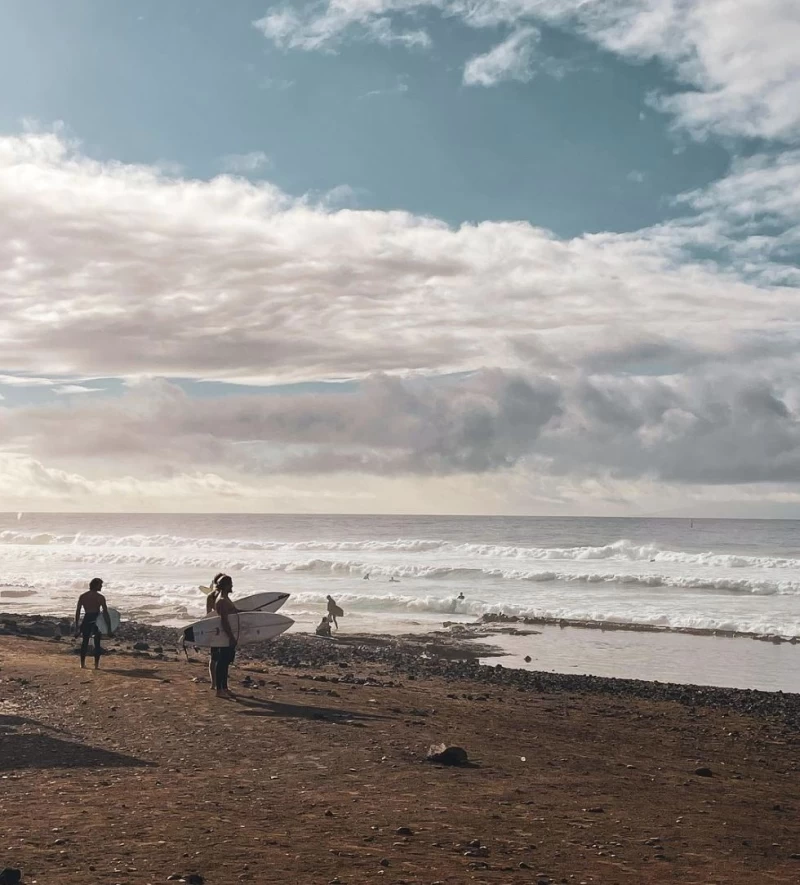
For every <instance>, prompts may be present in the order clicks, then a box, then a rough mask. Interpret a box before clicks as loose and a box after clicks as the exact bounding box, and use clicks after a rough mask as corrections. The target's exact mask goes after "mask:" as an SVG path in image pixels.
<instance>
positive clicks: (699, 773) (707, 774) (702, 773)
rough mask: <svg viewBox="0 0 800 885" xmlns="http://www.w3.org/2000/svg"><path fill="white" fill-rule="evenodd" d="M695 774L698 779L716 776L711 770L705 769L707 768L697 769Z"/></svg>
mask: <svg viewBox="0 0 800 885" xmlns="http://www.w3.org/2000/svg"><path fill="white" fill-rule="evenodd" d="M694 773H695V774H696V775H697V776H698V777H713V776H714V772H713V771H712V770H711V769H710V768H705V767H702V768H695V770H694Z"/></svg>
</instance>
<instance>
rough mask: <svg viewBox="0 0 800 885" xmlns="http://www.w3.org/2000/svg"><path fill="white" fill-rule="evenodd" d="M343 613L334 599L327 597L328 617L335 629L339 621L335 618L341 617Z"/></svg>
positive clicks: (337, 627)
mask: <svg viewBox="0 0 800 885" xmlns="http://www.w3.org/2000/svg"><path fill="white" fill-rule="evenodd" d="M343 614H344V611H343V610H342V609H341V608H340V607H339V606H338V605H337V604H336V600H335V599H334V598H333V597H332V596H329V597H328V618H329V619H330V620H331V621H332V622H333V626H334V627H336V629H337V630H338V629H339V622H338V621H337V620H336V619H337V618H341V617H342V615H343Z"/></svg>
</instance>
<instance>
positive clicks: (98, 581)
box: [75, 578, 112, 670]
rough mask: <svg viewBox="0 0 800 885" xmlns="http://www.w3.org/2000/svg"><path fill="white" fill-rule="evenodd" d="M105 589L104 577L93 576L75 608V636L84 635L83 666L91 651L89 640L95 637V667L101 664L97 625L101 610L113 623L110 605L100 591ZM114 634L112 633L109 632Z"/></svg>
mask: <svg viewBox="0 0 800 885" xmlns="http://www.w3.org/2000/svg"><path fill="white" fill-rule="evenodd" d="M102 589H103V580H102V578H92V580H91V581H90V582H89V589H88V590H87V591H86V592H85V593H81V595H80V597H79V598H78V607H77V608H76V609H75V638H76V639H77V638H78V636H82V637H83V642H81V668H84V667H86V652H88V651H89V640H90V639H92V638H94V668H95V670H96V669H97V668H98V667H99V666H100V655H101V654H102V651H101V649H100V629H99V628H98V626H97V619H98V617H99V616H100V612H101V611H102V613H103V614H104V615H105V616H106V623H107V624H108V625H109V626H110V625H111V616H110V615H109V613H108V605H106V598H105V596H103V594H102V593H101V592H100V591H101V590H102ZM81 609H83V611H84V615H83V621H81ZM109 635H112V634H109Z"/></svg>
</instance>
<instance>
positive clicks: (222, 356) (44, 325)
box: [0, 135, 800, 383]
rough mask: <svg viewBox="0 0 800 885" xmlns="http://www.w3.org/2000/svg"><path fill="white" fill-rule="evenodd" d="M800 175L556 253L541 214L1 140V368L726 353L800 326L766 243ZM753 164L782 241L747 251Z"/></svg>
mask: <svg viewBox="0 0 800 885" xmlns="http://www.w3.org/2000/svg"><path fill="white" fill-rule="evenodd" d="M798 167H800V158H794V162H793V163H781V164H775V163H769V162H767V161H764V162H763V163H761V162H760V161H759V160H757V159H755V160H752V161H749V163H748V164H745V165H742V166H740V167H737V168H736V169H735V170H734V172H733V174H732V176H731V177H730V178H729V179H727V180H726V181H723V182H720V183H719V184H717V185H715V186H714V187H713V188H711V189H709V190H708V191H705V192H702V193H695V194H691V195H689V196H687V198H686V199H687V201H688V202H689V203H691V204H692V208H691V209H690V210H689V211H694V209H695V207H696V209H697V210H698V211H699V212H700V213H701V214H699V215H696V216H695V215H690V216H687V218H685V219H683V220H681V221H678V222H674V223H671V224H666V225H661V226H659V227H657V228H653V229H649V230H644V231H639V232H635V233H632V234H624V235H616V234H596V235H586V236H582V237H577V238H575V239H572V240H559V239H557V238H555V237H554V236H553V235H552V234H550V233H549V232H548V231H545V230H542V229H539V228H535V227H533V226H531V225H529V224H526V223H494V222H492V223H489V222H487V223H482V224H478V225H463V226H461V227H460V228H457V229H453V228H450V227H448V226H447V225H445V224H444V223H442V222H440V221H437V220H435V219H431V218H421V217H416V216H413V215H410V214H408V213H403V212H377V211H372V212H366V211H354V210H347V209H342V210H339V211H336V210H334V209H332V208H329V207H328V205H327V204H326V203H323V204H322V205H319V204H316V205H315V204H312V203H309V202H308V201H306V200H303V199H299V200H298V199H292V198H290V197H288V196H287V195H286V194H284V193H282V192H280V191H279V190H278V189H276V188H275V187H273V186H272V185H270V184H269V183H260V184H252V183H250V182H248V181H246V180H244V179H241V178H230V177H227V176H221V177H219V178H216V179H213V180H211V181H196V180H190V179H184V178H179V177H169V176H165V175H163V174H161V173H159V172H157V171H156V170H154V169H152V168H147V167H141V166H130V165H123V164H119V163H98V162H96V161H93V160H90V159H88V158H87V157H85V156H83V155H82V154H81V153H80V152H79V151H77V150H75V149H74V148H72V147H71V146H70V145H68V144H66V143H65V142H64V141H63V140H62V139H60V138H59V137H57V136H55V135H26V136H23V137H19V138H1V139H0V317H2V319H0V345H2V351H3V359H4V363H5V368H6V370H7V371H8V370H11V371H13V372H27V373H43V374H45V375H57V376H58V375H67V376H72V377H73V378H76V377H108V376H126V375H135V374H150V375H152V374H157V375H167V376H182V377H193V378H216V379H224V380H272V381H276V380H284V381H286V380H299V379H303V378H306V379H317V378H323V377H328V378H330V377H342V376H359V375H362V374H366V373H370V372H375V371H389V372H403V371H429V372H442V371H451V370H463V369H474V368H476V367H479V366H483V365H500V366H506V367H510V368H513V367H515V366H519V365H521V364H525V365H529V364H530V361H531V360H532V359H533V361H534V363H536V364H537V365H538V366H539V367H540V368H544V369H547V368H549V367H550V366H551V365H564V364H569V363H576V362H577V363H580V361H581V359H582V358H583V355H585V354H587V353H591V352H592V351H593V350H595V349H597V347H598V343H599V342H601V341H602V340H603V339H604V338H608V337H609V336H610V337H611V338H614V337H616V336H619V335H620V334H623V333H624V332H625V330H626V329H631V330H636V332H635V333H634V332H631V334H635V335H638V336H640V337H641V336H643V337H644V338H647V337H648V335H650V334H657V336H658V337H660V338H667V339H670V340H674V341H678V340H680V341H681V342H682V345H683V346H684V347H687V348H690V349H691V348H696V349H698V348H699V349H701V350H703V351H706V352H709V353H717V354H719V355H721V356H722V355H724V354H726V353H728V352H729V350H730V349H731V348H741V347H746V346H749V345H747V342H748V341H749V340H750V339H751V338H752V337H753V335H756V337H758V338H759V340H760V339H761V338H763V336H764V335H773V336H780V335H782V334H785V333H786V332H787V331H789V330H791V329H793V328H794V325H795V323H796V321H797V312H798V305H797V299H796V297H795V296H796V291H795V290H794V289H790V288H786V287H781V286H775V285H771V283H772V282H773V281H783V282H785V279H783V277H785V276H786V274H788V273H789V272H790V271H789V270H788V269H787V268H789V261H788V259H787V257H786V256H785V255H783V253H782V252H781V250H780V249H771V246H774V245H775V244H776V237H777V242H778V245H780V243H781V242H782V238H784V239H785V237H786V236H789V234H787V233H786V231H788V230H790V227H791V225H790V224H789V221H788V219H789V216H791V215H792V213H793V212H794V210H795V208H796V207H795V205H794V204H793V203H792V202H791V198H786V199H782V198H781V186H782V184H783V183H784V182H785V181H786V179H787V176H790V177H791V176H795V175H797V169H798ZM754 170H755V172H757V180H758V184H759V186H762V185H763V186H764V188H763V193H764V194H765V200H766V202H765V212H770V213H773V214H774V213H776V212H780V213H781V217H782V218H784V223H783V227H784V230H783V232H781V233H780V234H776V233H775V232H774V231H772V233H769V225H767V227H766V228H765V229H764V230H761V229H760V228H759V227H758V225H756V224H755V221H753V222H751V223H750V225H749V228H748V231H747V239H743V238H742V231H741V225H742V218H741V213H742V211H743V209H742V207H743V205H744V204H743V203H742V200H741V195H743V194H745V193H747V194H750V196H749V197H748V199H750V200H751V201H752V200H757V199H758V188H756V187H754V186H753V182H752V176H753V175H754ZM773 177H776V178H777V180H778V186H776V187H774V188H770V187H768V186H766V185H768V184H769V181H770V180H771V179H772V178H773ZM755 218H756V216H754V219H755ZM768 220H769V219H767V221H768ZM756 238H759V239H758V242H759V243H760V244H761V245H760V253H761V255H760V261H759V263H758V264H757V265H754V255H753V249H754V248H755V243H756ZM698 247H699V248H702V249H703V250H704V251H705V252H706V253H708V252H709V251H717V252H720V253H725V257H726V260H727V259H728V258H729V256H730V254H733V259H734V266H733V269H729V270H727V271H725V272H723V271H721V270H720V269H719V268H718V267H716V266H714V265H713V264H710V263H709V262H708V261H707V260H704V261H699V260H695V259H694V258H693V254H694V250H695V249H697V248H698ZM737 250H744V251H743V252H742V254H741V256H740V260H741V262H742V264H741V268H740V272H739V273H737V272H736V264H735V261H736V260H737V258H736V254H734V253H736V251H737ZM757 274H761V275H763V277H764V280H765V281H766V282H765V283H764V284H762V285H757V284H756V283H754V282H753V279H754V278H755V277H756V275H757ZM526 348H527V350H526ZM537 348H538V352H539V353H540V357H539V358H538V359H534V357H533V353H534V350H536V349H537ZM523 350H525V352H526V355H525V358H524V361H521V359H520V354H521V353H522V351H523ZM36 377H39V376H38V375H37V376H36ZM46 380H47V379H46V378H45V381H46ZM24 383H34V382H33V379H32V378H28V379H26V380H25V381H24Z"/></svg>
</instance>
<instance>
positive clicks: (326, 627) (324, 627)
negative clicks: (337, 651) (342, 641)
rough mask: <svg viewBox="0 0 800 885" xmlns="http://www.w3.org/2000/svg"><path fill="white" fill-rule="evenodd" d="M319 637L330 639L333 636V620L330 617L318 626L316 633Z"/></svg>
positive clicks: (326, 617) (327, 616)
mask: <svg viewBox="0 0 800 885" xmlns="http://www.w3.org/2000/svg"><path fill="white" fill-rule="evenodd" d="M314 632H315V633H316V634H317V636H325V637H327V638H328V639H330V636H331V619H330V615H325V617H324V618H323V619H322V620H321V621H320V622H319V624H317V629H316V630H315V631H314Z"/></svg>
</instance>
